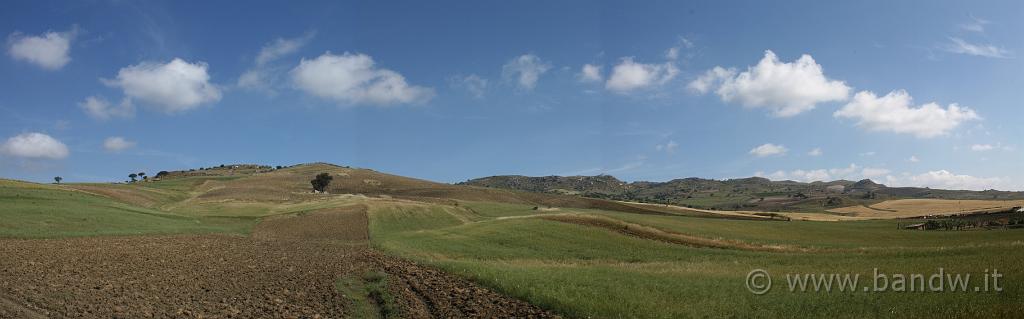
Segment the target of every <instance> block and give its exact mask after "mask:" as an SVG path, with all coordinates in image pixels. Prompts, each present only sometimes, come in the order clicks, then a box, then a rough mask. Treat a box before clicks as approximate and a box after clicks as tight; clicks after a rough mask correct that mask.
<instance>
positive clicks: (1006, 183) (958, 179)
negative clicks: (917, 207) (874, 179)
mask: <svg viewBox="0 0 1024 319" xmlns="http://www.w3.org/2000/svg"><path fill="white" fill-rule="evenodd" d="M886 184H887V185H888V186H914V187H931V188H939V189H965V190H986V189H1002V190H1017V189H1020V188H1021V187H1020V185H1016V186H1014V185H1012V184H1011V181H1010V180H1009V179H1005V178H999V177H975V176H971V175H957V174H954V173H952V172H950V171H947V170H938V171H929V172H926V173H922V174H919V175H907V176H888V177H887V180H886Z"/></svg>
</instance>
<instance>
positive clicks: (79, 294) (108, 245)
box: [0, 209, 552, 318]
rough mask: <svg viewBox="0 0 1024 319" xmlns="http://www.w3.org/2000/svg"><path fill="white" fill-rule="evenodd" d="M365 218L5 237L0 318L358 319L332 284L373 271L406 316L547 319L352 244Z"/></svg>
mask: <svg viewBox="0 0 1024 319" xmlns="http://www.w3.org/2000/svg"><path fill="white" fill-rule="evenodd" d="M360 213H361V211H353V210H344V209H343V210H340V211H336V212H317V213H310V214H304V215H302V216H297V217H291V218H279V219H272V220H269V221H268V224H267V225H261V226H260V227H257V229H256V232H255V234H254V236H253V238H248V237H241V236H223V235H204V236H145V237H101V238H72V239H57V240H13V239H5V240H0V318H32V317H52V318H148V317H158V318H171V317H174V318H181V317H186V318H340V317H351V316H352V314H351V313H349V312H347V310H350V308H351V306H350V302H351V301H350V300H349V299H348V298H346V296H344V295H342V294H340V293H338V292H337V291H336V290H335V287H334V285H335V283H336V281H337V279H339V278H342V277H345V276H359V275H361V274H362V273H365V272H366V271H368V270H373V269H382V270H384V271H385V272H387V273H388V280H389V283H390V285H389V287H390V289H391V290H392V294H394V295H395V296H396V298H397V299H398V300H396V303H397V304H398V306H399V311H400V313H401V317H405V318H459V317H466V318H471V317H476V318H480V317H520V318H524V317H551V316H552V315H551V314H549V313H547V312H544V311H543V310H541V309H539V308H537V307H534V306H531V305H529V304H527V303H525V302H522V301H519V300H515V299H512V298H509V297H506V296H502V295H500V294H497V293H495V292H493V291H490V290H488V289H485V288H481V287H479V286H476V285H474V284H473V283H471V282H469V281H466V280H463V279H460V278H455V277H453V276H450V275H447V274H445V273H443V272H441V271H438V270H435V269H432V268H429V267H425V266H421V265H417V264H415V263H412V262H409V261H405V260H402V259H398V258H395V257H392V256H387V255H384V254H381V253H379V252H376V251H373V250H372V249H370V248H368V246H367V245H366V244H365V241H358V240H357V241H355V242H354V241H353V239H365V234H366V233H365V221H366V219H365V215H364V214H360ZM335 214H337V215H335ZM360 215H361V217H362V218H359V217H360ZM341 216H344V217H345V218H340V217H341ZM305 218H309V219H305ZM359 223H362V227H363V228H362V230H363V232H362V233H361V234H360V233H355V234H354V235H346V233H348V232H337V231H331V230H330V229H335V228H340V229H349V230H354V229H357V228H358V227H356V225H357V224H359ZM274 225H280V226H281V227H272V226H274ZM317 227H320V228H321V229H317ZM302 236H307V237H309V236H312V237H314V238H302ZM315 236H327V237H328V238H326V239H325V238H315ZM335 236H340V237H335ZM339 239H340V240H339Z"/></svg>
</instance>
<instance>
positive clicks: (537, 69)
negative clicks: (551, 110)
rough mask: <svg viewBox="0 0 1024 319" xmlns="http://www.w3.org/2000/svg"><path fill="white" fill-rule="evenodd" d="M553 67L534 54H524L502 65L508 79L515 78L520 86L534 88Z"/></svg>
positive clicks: (526, 88)
mask: <svg viewBox="0 0 1024 319" xmlns="http://www.w3.org/2000/svg"><path fill="white" fill-rule="evenodd" d="M550 69H551V64H548V63H547V62H544V61H543V60H541V59H540V58H539V57H537V56H536V55H533V54H524V55H520V56H518V57H515V58H513V59H512V60H509V61H508V63H505V65H504V66H502V67H501V74H502V76H504V77H505V78H506V79H512V80H515V82H516V83H517V84H518V85H519V87H520V88H523V89H525V90H533V88H535V87H537V81H538V80H540V76H541V75H544V73H545V72H547V71H548V70H550Z"/></svg>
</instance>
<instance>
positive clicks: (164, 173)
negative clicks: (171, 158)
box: [156, 171, 170, 178]
mask: <svg viewBox="0 0 1024 319" xmlns="http://www.w3.org/2000/svg"><path fill="white" fill-rule="evenodd" d="M167 174H170V173H168V172H167V171H160V172H157V173H156V177H157V178H161V177H164V176H167Z"/></svg>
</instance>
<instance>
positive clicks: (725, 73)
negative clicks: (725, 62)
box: [687, 66, 736, 94]
mask: <svg viewBox="0 0 1024 319" xmlns="http://www.w3.org/2000/svg"><path fill="white" fill-rule="evenodd" d="M734 76H736V70H735V69H726V68H723V67H720V66H716V67H714V68H711V69H710V70H707V71H705V72H704V74H702V75H701V76H699V77H697V79H695V80H693V81H692V82H690V84H687V87H688V88H690V90H693V91H694V92H697V93H700V94H706V93H708V92H709V91H711V90H713V89H715V88H716V87H718V86H719V85H720V84H721V83H722V81H725V79H729V78H732V77H734Z"/></svg>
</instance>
